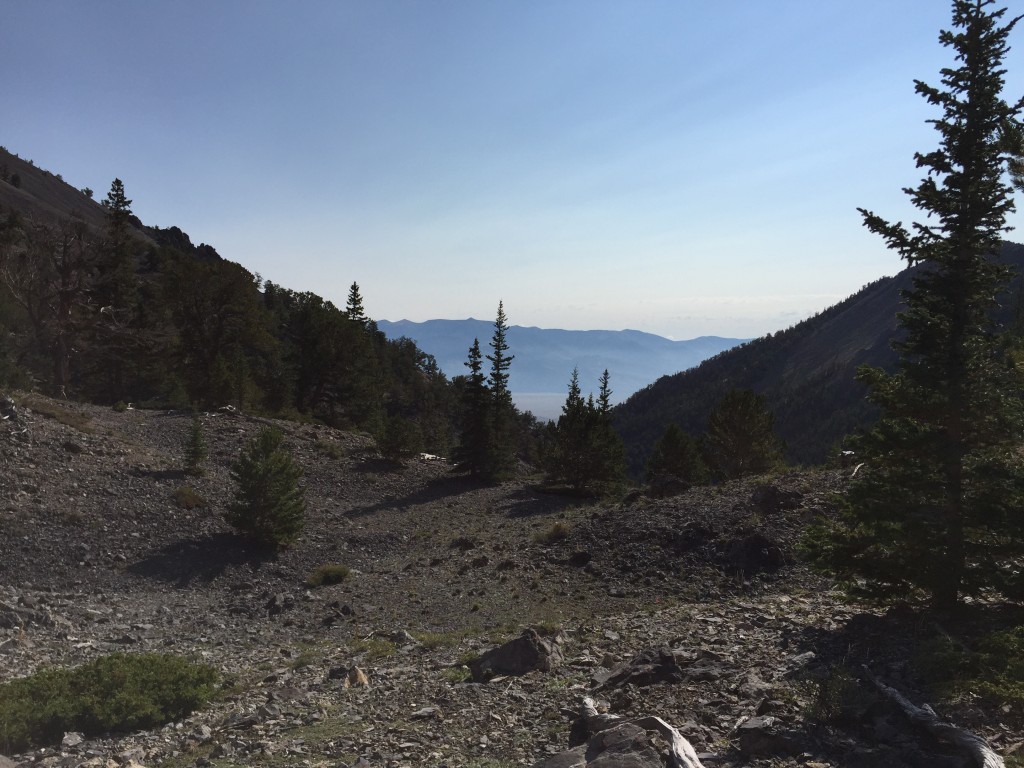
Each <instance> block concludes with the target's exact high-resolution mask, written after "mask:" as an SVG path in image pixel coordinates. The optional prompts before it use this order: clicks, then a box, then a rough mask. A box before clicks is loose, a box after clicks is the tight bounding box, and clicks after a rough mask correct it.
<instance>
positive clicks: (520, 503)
mask: <svg viewBox="0 0 1024 768" xmlns="http://www.w3.org/2000/svg"><path fill="white" fill-rule="evenodd" d="M509 500H510V504H509V506H508V512H507V513H506V514H507V515H508V517H512V518H517V517H533V516H534V515H549V514H552V513H554V512H561V511H562V510H564V509H566V508H568V507H573V506H578V505H579V504H580V502H581V501H584V499H581V498H580V497H578V496H571V495H568V494H560V493H542V492H540V491H537V490H534V489H531V488H521V489H519V490H518V491H516V492H515V493H513V494H512V495H511V496H509Z"/></svg>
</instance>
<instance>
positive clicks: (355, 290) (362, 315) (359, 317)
mask: <svg viewBox="0 0 1024 768" xmlns="http://www.w3.org/2000/svg"><path fill="white" fill-rule="evenodd" d="M345 317H347V318H348V319H349V320H352V321H353V322H356V323H359V324H360V325H366V323H367V321H368V320H369V319H370V318H368V317H367V316H366V310H365V309H363V295H362V294H361V293H360V292H359V284H358V283H352V285H351V286H350V287H349V289H348V301H346V302H345Z"/></svg>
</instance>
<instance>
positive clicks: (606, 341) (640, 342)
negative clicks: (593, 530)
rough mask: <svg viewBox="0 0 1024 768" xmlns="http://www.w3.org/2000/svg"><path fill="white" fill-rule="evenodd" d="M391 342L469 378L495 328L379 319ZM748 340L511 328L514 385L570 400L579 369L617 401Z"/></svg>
mask: <svg viewBox="0 0 1024 768" xmlns="http://www.w3.org/2000/svg"><path fill="white" fill-rule="evenodd" d="M377 327H378V328H379V329H380V330H381V331H383V332H384V334H385V335H386V336H387V337H388V338H391V339H396V338H399V337H401V336H405V337H408V338H410V339H412V340H413V341H415V342H416V345H417V346H418V347H419V348H420V349H422V350H424V351H425V352H428V353H430V354H431V355H433V356H434V358H435V359H436V360H437V364H438V366H439V367H440V368H441V370H443V371H444V372H445V373H446V374H447V375H448V376H449V377H454V376H460V375H462V374H464V373H465V372H466V367H465V362H466V358H467V353H468V351H469V347H470V345H472V343H473V339H474V338H476V339H479V340H480V345H481V347H482V348H483V349H485V350H486V348H487V343H488V341H489V340H490V338H491V335H492V334H493V332H494V324H493V323H492V322H489V321H484V320H474V319H472V318H470V319H468V320H428V321H426V322H422V323H415V322H412V321H409V320H400V321H398V322H389V321H387V320H381V321H378V323H377ZM742 341H743V340H742V339H727V338H721V337H718V336H702V337H700V338H697V339H690V340H688V341H672V340H671V339H666V338H663V337H661V336H656V335H654V334H651V333H643V332H641V331H629V330H626V331H566V330H560V329H552V328H533V327H529V328H527V327H522V326H512V327H510V328H509V329H508V342H509V346H510V351H511V353H512V354H513V355H515V360H514V361H513V363H512V368H511V375H510V386H511V389H512V391H513V392H516V393H555V394H557V395H559V396H564V394H565V390H566V387H567V386H568V383H569V376H570V374H571V373H572V369H573V367H574V366H575V367H576V368H578V369H579V374H580V385H581V387H582V388H583V391H584V392H587V391H590V390H591V389H593V390H594V391H596V390H597V382H598V379H599V378H600V376H601V373H602V372H603V371H604V370H605V368H607V369H608V371H609V374H610V375H611V383H612V389H613V390H614V391H615V395H614V399H615V400H616V401H621V400H623V399H624V398H625V397H627V396H628V395H629V394H631V393H633V392H635V391H637V390H638V389H640V388H641V387H643V386H645V385H647V384H649V383H650V382H652V381H654V380H655V379H657V378H658V377H659V376H663V375H665V374H667V373H674V372H676V371H682V370H685V369H687V368H690V367H692V366H694V365H697V364H698V363H700V362H701V361H702V360H705V359H707V358H708V357H711V356H712V355H716V354H718V353H719V352H721V351H722V350H725V349H729V348H730V347H733V346H735V345H736V344H739V343H741V342H742Z"/></svg>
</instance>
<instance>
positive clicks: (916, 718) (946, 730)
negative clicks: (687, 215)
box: [864, 669, 1006, 768]
mask: <svg viewBox="0 0 1024 768" xmlns="http://www.w3.org/2000/svg"><path fill="white" fill-rule="evenodd" d="M864 672H865V674H866V675H867V676H868V679H869V680H871V682H872V683H874V684H875V687H876V688H878V690H879V691H880V692H881V693H882V694H883V695H884V696H885V697H886V698H889V699H891V700H892V701H893V702H895V703H896V705H897V706H898V707H899V708H900V709H902V710H903V713H904V714H905V715H906V716H907V717H908V718H909V719H910V721H911V722H913V723H915V724H917V725H920V726H921V727H923V728H924V729H925V730H927V731H928V732H929V733H930V734H932V735H933V736H934V737H935V738H937V739H939V740H940V741H946V742H949V743H950V744H954V745H955V746H956V747H957V748H959V749H960V750H962V751H963V752H965V753H966V754H967V755H968V756H969V757H970V758H971V760H973V761H974V763H975V765H977V766H979V768H1006V763H1004V762H1003V758H1001V757H1000V756H999V754H998V753H997V752H996V751H995V750H994V749H992V747H990V746H989V744H988V742H987V741H985V739H983V738H982V737H981V736H979V735H977V734H976V733H971V732H970V731H968V730H966V729H964V728H958V727H957V726H955V725H953V724H952V723H946V722H943V721H942V720H940V719H939V716H938V715H937V714H936V713H935V710H934V709H932V708H931V707H930V706H929V705H927V704H925V705H924V706H921V707H918V706H916V705H915V704H914V703H913V702H911V701H910V700H909V699H907V697H906V696H904V695H903V694H902V693H900V692H899V691H897V690H896V689H895V688H891V687H890V686H888V685H886V684H885V683H883V682H882V681H881V680H879V679H878V678H876V677H875V676H874V675H872V674H871V673H870V672H868V671H867V669H865V670H864Z"/></svg>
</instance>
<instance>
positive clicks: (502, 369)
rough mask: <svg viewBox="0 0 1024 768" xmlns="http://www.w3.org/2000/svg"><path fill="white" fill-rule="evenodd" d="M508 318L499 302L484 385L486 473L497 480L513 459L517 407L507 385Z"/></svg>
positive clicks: (510, 359) (504, 474) (514, 456)
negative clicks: (486, 393)
mask: <svg viewBox="0 0 1024 768" xmlns="http://www.w3.org/2000/svg"><path fill="white" fill-rule="evenodd" d="M507 334H508V318H507V317H506V316H505V307H504V304H503V303H502V302H500V301H499V302H498V314H497V317H496V318H495V320H494V335H493V336H492V337H491V345H490V346H491V354H489V355H487V360H488V361H489V362H490V364H491V372H490V375H489V376H488V378H487V386H488V389H489V390H490V394H491V408H490V411H491V425H490V439H489V450H488V452H487V453H488V455H487V469H486V473H485V474H486V475H487V477H488V479H490V480H500V479H502V478H504V477H506V476H507V475H508V474H509V473H510V472H511V471H512V467H513V466H514V464H515V460H516V453H515V451H516V435H515V432H516V409H515V405H513V403H512V392H511V391H510V390H509V388H508V382H509V368H510V367H511V365H512V360H513V359H514V357H515V356H514V355H510V354H508V349H509V347H508V341H507V339H506V335H507Z"/></svg>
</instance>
